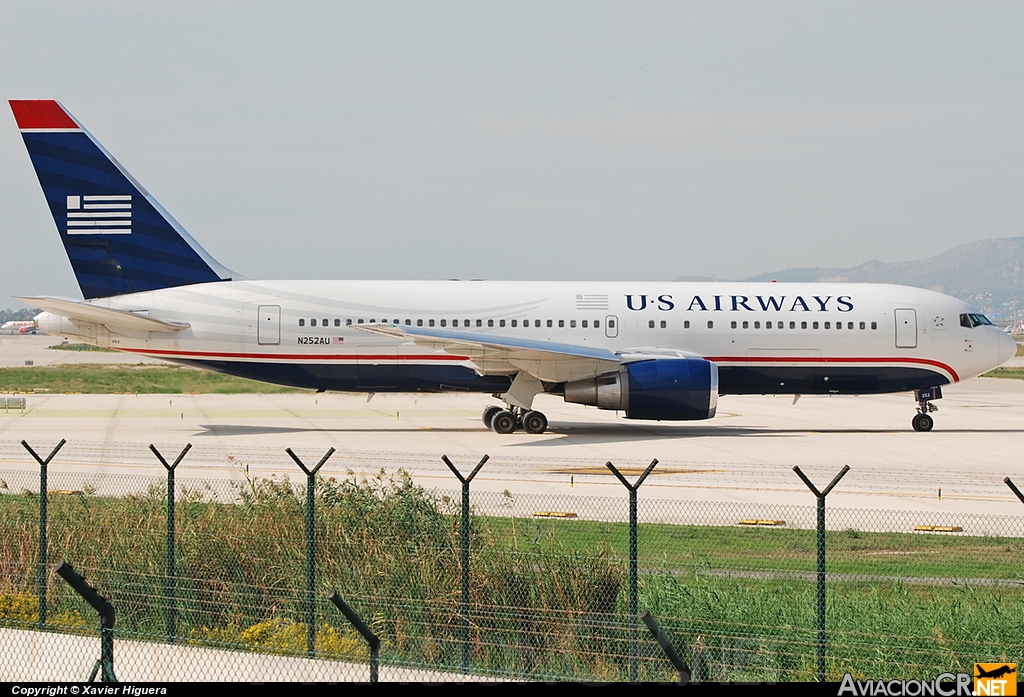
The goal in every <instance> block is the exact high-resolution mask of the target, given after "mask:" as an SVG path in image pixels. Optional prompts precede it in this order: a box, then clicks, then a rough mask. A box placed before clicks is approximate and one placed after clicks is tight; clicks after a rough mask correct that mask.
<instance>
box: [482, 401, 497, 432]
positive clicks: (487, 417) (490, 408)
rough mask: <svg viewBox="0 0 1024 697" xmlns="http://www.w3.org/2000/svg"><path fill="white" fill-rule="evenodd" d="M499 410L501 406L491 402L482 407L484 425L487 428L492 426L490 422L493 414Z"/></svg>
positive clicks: (492, 419)
mask: <svg viewBox="0 0 1024 697" xmlns="http://www.w3.org/2000/svg"><path fill="white" fill-rule="evenodd" d="M499 411H501V407H496V406H494V405H493V404H489V405H487V406H486V407H484V416H483V419H484V426H486V427H487V428H493V427H492V426H491V422H492V421H494V415H495V414H497V413H498V412H499Z"/></svg>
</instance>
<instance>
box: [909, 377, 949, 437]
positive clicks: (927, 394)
mask: <svg viewBox="0 0 1024 697" xmlns="http://www.w3.org/2000/svg"><path fill="white" fill-rule="evenodd" d="M915 396H916V397H917V413H916V414H914V418H913V420H911V422H910V424H911V426H913V427H914V430H915V431H930V430H932V426H934V425H935V420H934V419H932V417H931V416H929V414H931V413H932V412H936V411H938V410H939V408H938V407H937V406H935V405H934V404H932V400H933V399H942V389H941V388H938V387H932V388H929V389H927V390H918V391H917V392H916V393H915Z"/></svg>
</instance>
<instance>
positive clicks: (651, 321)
mask: <svg viewBox="0 0 1024 697" xmlns="http://www.w3.org/2000/svg"><path fill="white" fill-rule="evenodd" d="M647 328H648V329H654V320H653V319H651V320H647Z"/></svg>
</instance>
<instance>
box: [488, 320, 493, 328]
mask: <svg viewBox="0 0 1024 697" xmlns="http://www.w3.org/2000/svg"><path fill="white" fill-rule="evenodd" d="M487 326H488V327H493V326H494V320H493V319H489V320H487Z"/></svg>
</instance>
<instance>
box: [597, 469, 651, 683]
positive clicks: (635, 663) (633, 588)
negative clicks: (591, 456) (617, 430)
mask: <svg viewBox="0 0 1024 697" xmlns="http://www.w3.org/2000/svg"><path fill="white" fill-rule="evenodd" d="M656 464H658V460H657V458H655V459H654V460H651V464H649V465H647V469H645V470H644V473H643V474H641V475H640V478H639V479H637V480H636V484H630V483H629V482H627V481H626V478H625V477H623V476H622V474H621V473H620V472H619V470H617V469H615V465H613V464H612V463H611V462H610V461H609V462H606V463H605V467H607V468H608V469H610V470H611V471H612V474H614V475H615V476H616V477H618V479H619V481H620V482H622V486H624V487H626V489H628V490H629V681H630V682H636V681H637V679H638V678H639V658H638V656H637V626H636V620H637V615H636V608H637V556H638V551H637V543H636V530H637V522H636V490H637V489H639V488H640V485H641V484H643V483H644V480H645V479H647V475H649V474H650V473H651V471H652V470H654V466H655V465H656Z"/></svg>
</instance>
